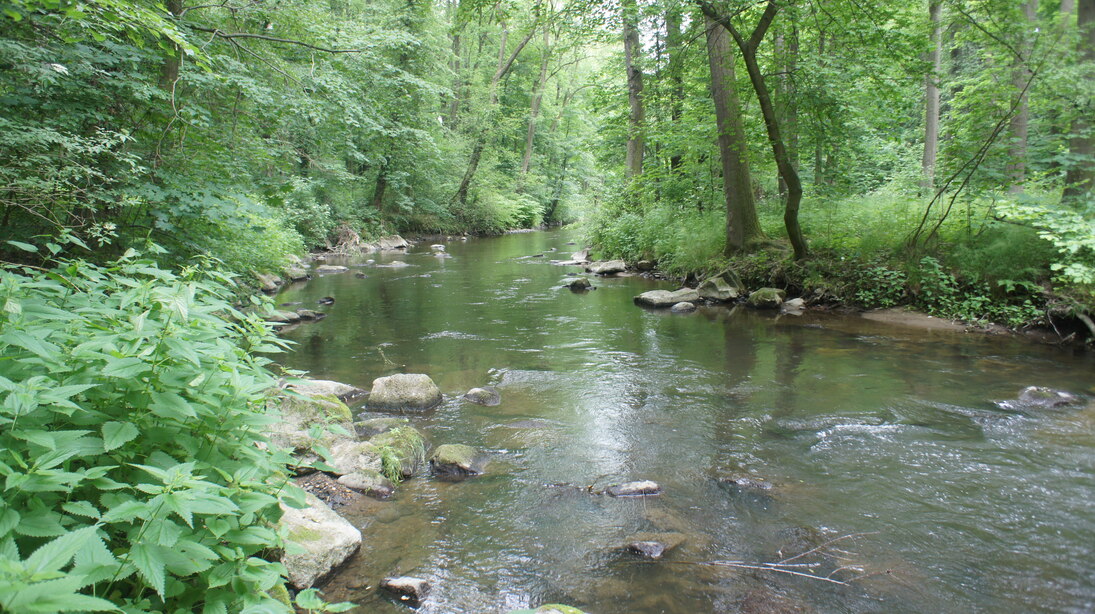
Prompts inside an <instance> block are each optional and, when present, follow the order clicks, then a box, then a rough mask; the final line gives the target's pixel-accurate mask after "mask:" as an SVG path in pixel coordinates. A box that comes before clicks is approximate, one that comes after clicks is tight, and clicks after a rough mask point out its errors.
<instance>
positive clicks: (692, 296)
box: [635, 288, 700, 308]
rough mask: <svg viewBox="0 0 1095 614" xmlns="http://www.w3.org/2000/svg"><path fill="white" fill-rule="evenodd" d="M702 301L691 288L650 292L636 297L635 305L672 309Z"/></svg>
mask: <svg viewBox="0 0 1095 614" xmlns="http://www.w3.org/2000/svg"><path fill="white" fill-rule="evenodd" d="M699 300H700V295H699V294H698V293H697V292H696V291H695V290H693V289H691V288H681V289H680V290H674V291H672V292H670V291H669V290H650V291H649V292H643V293H642V294H640V295H638V296H636V297H635V304H637V305H645V306H647V307H659V308H663V307H672V306H673V305H676V304H677V303H695V302H696V301H699Z"/></svg>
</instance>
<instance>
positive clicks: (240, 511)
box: [0, 245, 302, 614]
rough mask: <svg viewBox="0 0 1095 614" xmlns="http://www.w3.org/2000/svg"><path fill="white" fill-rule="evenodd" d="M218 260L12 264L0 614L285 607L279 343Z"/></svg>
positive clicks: (0, 318) (7, 292)
mask: <svg viewBox="0 0 1095 614" xmlns="http://www.w3.org/2000/svg"><path fill="white" fill-rule="evenodd" d="M23 247H24V248H27V249H30V247H29V246H25V245H24V246H23ZM209 267H210V263H208V262H206V263H203V264H202V266H197V267H189V268H186V269H184V270H183V271H181V272H179V273H173V272H170V271H167V270H164V269H161V268H159V267H157V266H156V265H155V264H154V263H153V262H152V261H151V260H147V259H142V258H140V257H138V256H137V255H136V254H135V253H133V252H132V251H130V252H127V253H126V254H125V255H124V256H123V257H122V258H121V259H119V260H118V261H116V262H114V263H112V264H110V265H108V266H102V267H101V266H96V265H92V264H89V263H86V262H82V261H78V260H72V261H60V262H59V263H58V264H57V265H56V266H55V267H54V268H53V269H50V270H35V271H31V270H29V269H25V268H24V269H16V268H6V269H0V451H2V452H0V476H2V477H3V480H2V482H0V488H2V496H0V609H2V610H4V611H10V612H61V611H66V612H67V611H108V610H111V611H118V610H120V609H124V610H125V611H126V612H204V613H210V614H212V613H216V612H229V611H231V612H238V611H247V612H288V611H290V610H289V608H287V607H286V606H285V605H284V604H282V603H281V602H279V601H277V600H275V599H273V598H271V597H269V595H268V594H267V591H270V590H271V589H273V588H275V587H276V586H277V585H279V584H280V583H281V582H282V581H283V577H284V575H285V570H284V568H283V567H282V565H281V564H280V563H275V562H270V560H268V558H270V555H271V554H272V553H273V552H274V551H275V549H277V548H280V547H282V540H281V539H280V538H279V536H278V535H277V533H276V531H275V528H276V522H277V521H278V519H279V518H280V516H281V511H280V507H279V500H280V499H285V498H287V497H289V498H292V499H294V500H297V501H302V498H301V497H299V495H301V493H300V491H299V490H298V489H296V488H295V487H293V486H292V484H291V483H290V482H289V481H288V476H287V473H286V469H285V463H286V462H287V461H289V460H290V459H289V458H288V457H287V456H285V455H283V454H282V453H280V452H274V451H268V450H266V449H265V448H263V447H260V446H258V445H257V444H258V443H259V442H261V441H262V440H263V437H262V435H261V429H262V427H263V426H264V425H265V424H267V423H269V422H270V421H271V420H273V419H274V417H273V416H270V415H267V413H266V410H265V409H264V398H265V394H264V391H266V390H267V389H268V388H270V387H271V386H272V385H273V384H274V378H273V376H272V375H271V373H270V372H269V371H268V370H267V369H266V366H267V363H268V360H267V359H265V358H260V357H257V356H256V355H254V354H253V353H252V352H255V351H262V352H268V351H274V350H277V349H278V347H279V343H278V342H277V341H276V340H275V338H274V337H273V336H272V334H271V333H270V332H269V331H268V329H267V328H266V327H265V326H264V325H263V324H262V322H260V321H259V320H258V319H257V318H256V317H255V316H248V315H245V314H244V313H242V312H240V311H238V310H236V309H234V308H233V307H232V306H231V304H230V303H229V300H230V297H231V296H232V294H231V290H230V289H229V285H228V283H229V279H227V278H226V277H225V276H223V275H220V274H217V273H215V272H211V268H209Z"/></svg>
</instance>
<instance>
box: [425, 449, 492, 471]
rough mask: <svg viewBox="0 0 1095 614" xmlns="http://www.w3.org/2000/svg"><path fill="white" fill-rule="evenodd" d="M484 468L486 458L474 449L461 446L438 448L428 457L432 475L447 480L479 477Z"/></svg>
mask: <svg viewBox="0 0 1095 614" xmlns="http://www.w3.org/2000/svg"><path fill="white" fill-rule="evenodd" d="M486 466H487V459H486V457H484V456H483V455H482V454H480V453H479V451H478V450H476V449H475V448H473V447H471V446H466V445H463V444H451V443H450V444H445V445H442V446H438V447H437V450H435V451H434V453H433V456H431V457H430V469H431V470H432V471H433V472H434V474H436V475H439V476H442V477H448V478H466V477H469V476H473V475H481V474H482V473H483V470H484V469H485V468H486Z"/></svg>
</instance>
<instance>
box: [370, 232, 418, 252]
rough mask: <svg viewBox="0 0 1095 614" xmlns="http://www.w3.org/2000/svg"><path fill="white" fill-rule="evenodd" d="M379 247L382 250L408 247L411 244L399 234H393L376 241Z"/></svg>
mask: <svg viewBox="0 0 1095 614" xmlns="http://www.w3.org/2000/svg"><path fill="white" fill-rule="evenodd" d="M376 244H377V247H379V248H380V249H382V250H392V249H407V247H408V246H409V245H410V244H409V243H407V240H406V239H404V238H403V237H401V236H399V235H392V236H390V237H384V238H382V239H380V240H379V241H377V242H376Z"/></svg>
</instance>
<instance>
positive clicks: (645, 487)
mask: <svg viewBox="0 0 1095 614" xmlns="http://www.w3.org/2000/svg"><path fill="white" fill-rule="evenodd" d="M605 492H606V493H608V494H609V495H611V496H613V497H643V496H653V495H660V494H662V487H661V486H658V483H657V482H653V481H651V480H641V481H638V482H627V483H626V484H613V485H612V486H609V487H608V488H606V489H605Z"/></svg>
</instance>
